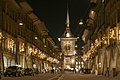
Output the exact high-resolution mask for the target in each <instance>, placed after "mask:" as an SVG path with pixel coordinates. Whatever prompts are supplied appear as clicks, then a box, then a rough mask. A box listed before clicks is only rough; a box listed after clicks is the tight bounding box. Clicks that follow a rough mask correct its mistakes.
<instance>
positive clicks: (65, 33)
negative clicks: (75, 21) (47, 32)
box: [61, 6, 75, 38]
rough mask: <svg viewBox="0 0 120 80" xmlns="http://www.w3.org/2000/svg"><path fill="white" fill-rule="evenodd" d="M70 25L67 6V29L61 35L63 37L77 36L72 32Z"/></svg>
mask: <svg viewBox="0 0 120 80" xmlns="http://www.w3.org/2000/svg"><path fill="white" fill-rule="evenodd" d="M69 25H70V20H69V11H68V6H67V18H66V29H65V32H64V34H63V35H62V36H61V38H75V37H74V35H73V34H72V33H71V30H70V26H69Z"/></svg>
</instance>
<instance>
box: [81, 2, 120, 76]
mask: <svg viewBox="0 0 120 80" xmlns="http://www.w3.org/2000/svg"><path fill="white" fill-rule="evenodd" d="M90 1H91V4H92V5H95V6H94V7H93V8H91V9H90V14H89V18H88V22H87V24H88V25H87V29H88V30H89V33H88V36H87V37H86V38H87V40H86V46H87V47H86V49H85V50H84V55H83V59H84V61H88V63H90V62H92V65H89V66H91V69H92V70H93V73H95V74H102V75H105V76H116V75H117V74H118V73H119V71H120V62H119V61H120V57H119V53H120V44H119V41H120V35H119V34H120V28H119V27H120V6H119V5H120V1H119V0H90Z"/></svg>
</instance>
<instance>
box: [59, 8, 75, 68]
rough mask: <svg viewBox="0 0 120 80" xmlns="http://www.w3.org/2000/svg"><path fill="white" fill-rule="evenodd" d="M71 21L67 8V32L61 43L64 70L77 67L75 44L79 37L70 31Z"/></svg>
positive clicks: (61, 38)
mask: <svg viewBox="0 0 120 80" xmlns="http://www.w3.org/2000/svg"><path fill="white" fill-rule="evenodd" d="M69 25H70V20H69V12H68V7H67V18H66V30H65V32H64V34H63V35H62V36H61V37H60V41H61V49H62V53H63V55H64V56H63V57H64V58H63V59H64V62H63V64H64V65H63V67H64V69H72V68H74V65H75V52H76V51H75V42H76V41H77V37H75V36H74V35H73V34H72V33H71V31H70V26H69Z"/></svg>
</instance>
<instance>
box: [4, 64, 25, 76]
mask: <svg viewBox="0 0 120 80" xmlns="http://www.w3.org/2000/svg"><path fill="white" fill-rule="evenodd" d="M23 75H24V72H23V68H22V67H19V66H9V67H8V68H6V70H5V72H4V76H15V77H17V76H23Z"/></svg>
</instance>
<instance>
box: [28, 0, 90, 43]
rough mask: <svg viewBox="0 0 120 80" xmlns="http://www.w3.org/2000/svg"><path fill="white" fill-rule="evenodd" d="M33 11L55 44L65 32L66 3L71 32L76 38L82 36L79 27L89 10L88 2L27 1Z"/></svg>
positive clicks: (64, 0)
mask: <svg viewBox="0 0 120 80" xmlns="http://www.w3.org/2000/svg"><path fill="white" fill-rule="evenodd" d="M27 2H28V3H29V4H30V5H31V7H32V8H33V9H34V12H35V14H36V15H37V16H38V17H39V18H40V20H41V21H44V23H45V25H46V27H47V29H48V30H49V34H50V35H51V36H52V37H53V40H54V41H55V42H56V43H57V42H58V37H61V35H62V34H63V33H64V31H65V27H66V24H65V23H66V11H67V3H68V9H69V17H70V28H71V32H72V33H73V34H74V35H75V36H76V35H78V33H80V35H82V32H83V30H84V28H83V26H80V25H79V21H80V19H84V18H85V17H86V14H87V10H88V8H89V5H90V3H89V0H27Z"/></svg>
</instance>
